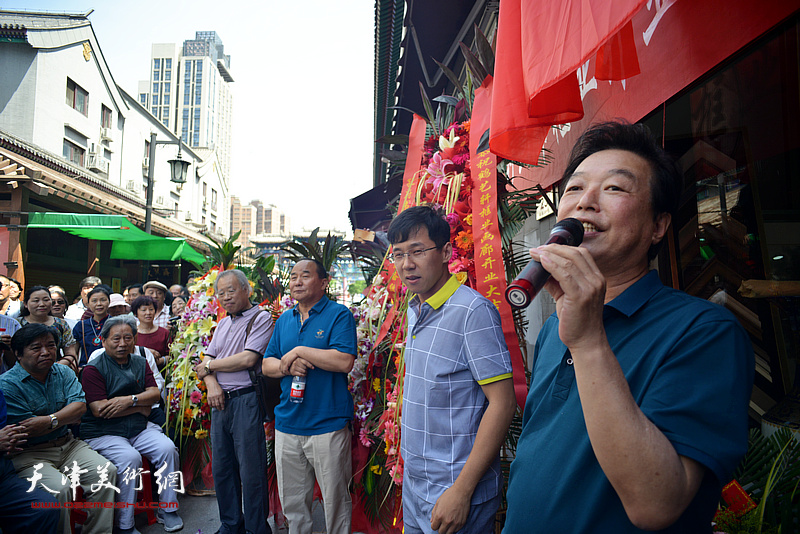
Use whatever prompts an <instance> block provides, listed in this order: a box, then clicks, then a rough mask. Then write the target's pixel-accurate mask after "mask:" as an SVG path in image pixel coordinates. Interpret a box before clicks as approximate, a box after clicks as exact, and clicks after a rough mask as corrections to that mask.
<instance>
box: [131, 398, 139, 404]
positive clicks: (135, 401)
mask: <svg viewBox="0 0 800 534" xmlns="http://www.w3.org/2000/svg"><path fill="white" fill-rule="evenodd" d="M131 400H132V401H133V404H131V406H136V404H138V402H139V397H137V396H136V395H131Z"/></svg>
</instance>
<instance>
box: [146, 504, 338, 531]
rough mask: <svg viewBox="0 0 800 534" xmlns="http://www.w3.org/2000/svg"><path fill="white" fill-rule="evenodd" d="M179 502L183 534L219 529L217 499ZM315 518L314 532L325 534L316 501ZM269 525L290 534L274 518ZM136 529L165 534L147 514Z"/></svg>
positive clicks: (321, 514)
mask: <svg viewBox="0 0 800 534" xmlns="http://www.w3.org/2000/svg"><path fill="white" fill-rule="evenodd" d="M178 502H180V512H179V513H180V515H181V517H182V518H183V530H181V531H180V532H181V534H214V533H215V532H216V531H217V529H219V525H220V523H219V511H218V509H217V499H216V497H213V496H212V497H193V496H191V495H181V496H179V497H178ZM313 518H314V532H315V533H323V532H325V515H324V512H323V509H322V504H321V503H320V502H319V501H314V508H313ZM269 524H270V527H271V528H272V532H273V533H275V534H288V532H289V530H288V529H287V528H286V526H285V525H284V526H283V527H281V528H279V529H276V528H275V523H274V520H273V519H272V518H270V520H269ZM136 528H137V529H138V530H139V532H141V533H142V534H163V532H164V527H163V526H162V525H160V524H158V523H155V524H153V525H147V514H145V513H143V512H140V513H138V514H136Z"/></svg>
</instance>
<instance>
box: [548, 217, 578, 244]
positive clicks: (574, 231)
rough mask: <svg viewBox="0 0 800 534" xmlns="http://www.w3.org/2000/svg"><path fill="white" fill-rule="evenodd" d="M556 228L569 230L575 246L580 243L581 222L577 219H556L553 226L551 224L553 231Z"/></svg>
mask: <svg viewBox="0 0 800 534" xmlns="http://www.w3.org/2000/svg"><path fill="white" fill-rule="evenodd" d="M557 228H563V229H564V230H566V231H567V232H569V234H570V235H571V236H572V239H573V240H574V242H575V246H578V245H580V244H581V242H582V241H583V223H582V222H580V221H579V220H578V219H575V218H573V217H568V218H566V219H562V220H560V221H558V222H557V223H556V224H555V226H553V231H555V230H556V229H557Z"/></svg>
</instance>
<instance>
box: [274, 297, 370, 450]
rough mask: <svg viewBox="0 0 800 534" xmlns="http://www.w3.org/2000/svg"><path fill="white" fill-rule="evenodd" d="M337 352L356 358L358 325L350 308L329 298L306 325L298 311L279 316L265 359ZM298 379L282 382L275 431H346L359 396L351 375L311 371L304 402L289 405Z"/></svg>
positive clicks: (310, 433)
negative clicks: (350, 385)
mask: <svg viewBox="0 0 800 534" xmlns="http://www.w3.org/2000/svg"><path fill="white" fill-rule="evenodd" d="M299 346H303V347H313V348H315V349H336V350H338V351H340V352H344V353H347V354H352V355H354V356H355V354H356V321H355V319H354V318H353V314H352V312H351V311H350V310H348V309H347V308H346V307H345V306H342V305H341V304H337V303H336V302H331V301H330V300H328V298H326V297H322V299H321V300H320V301H319V302H317V303H316V304H314V306H313V307H312V308H311V309H310V310H309V312H308V319H306V320H305V322H303V323H302V324H301V321H300V310H299V309H298V308H297V306H295V307H294V308H292V309H291V310H287V311H285V312H284V313H283V315H281V316H280V317H278V321H277V322H276V323H275V330H274V331H273V333H272V339H270V341H269V345H268V346H267V352H266V353H265V354H264V357H265V358H278V359H280V358H281V357H282V356H283V355H284V354H286V353H287V352H289V351H290V350H292V349H293V348H295V347H299ZM291 385H292V377H291V376H284V377H283V378H282V379H281V402H280V404H278V406H277V407H276V408H275V428H276V429H277V430H280V431H281V432H283V433H285V434H295V435H298V436H316V435H319V434H325V433H327V432H334V431H336V430H340V429H342V428H344V427H345V426H346V425H347V423H349V422H350V420H351V419H352V418H353V396H352V395H351V394H350V390H348V389H347V373H334V372H331V371H325V370H323V369H319V368H314V369H311V370H309V372H308V375H307V380H306V392H305V397H304V399H303V402H302V403H293V402H290V401H289V390H290V389H291Z"/></svg>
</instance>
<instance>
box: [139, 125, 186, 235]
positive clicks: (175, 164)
mask: <svg viewBox="0 0 800 534" xmlns="http://www.w3.org/2000/svg"><path fill="white" fill-rule="evenodd" d="M156 145H178V157H177V158H176V159H171V160H169V161H168V162H167V163H169V168H170V181H171V182H175V183H176V184H184V183H186V173H187V171H188V170H189V164H190V163H191V162H189V161H186V160H184V159H181V147H182V146H183V144H182V143H181V141H180V140H178V141H156V134H155V132H151V133H150V156H149V158H150V165H149V166H148V168H147V199H146V201H145V209H144V231H145V232H147V233H148V234H149V233H151V231H150V220H151V219H152V217H153V185H154V182H155V162H156Z"/></svg>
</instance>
